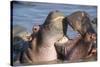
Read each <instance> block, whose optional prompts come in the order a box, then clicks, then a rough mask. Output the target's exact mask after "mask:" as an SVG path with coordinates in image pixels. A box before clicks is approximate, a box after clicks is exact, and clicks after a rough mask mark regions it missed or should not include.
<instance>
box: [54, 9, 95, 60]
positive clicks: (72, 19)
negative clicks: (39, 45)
mask: <svg viewBox="0 0 100 67" xmlns="http://www.w3.org/2000/svg"><path fill="white" fill-rule="evenodd" d="M64 21H65V22H66V23H67V24H66V25H68V24H69V25H70V26H71V27H72V28H73V29H74V30H75V31H78V32H79V34H80V35H79V36H78V37H76V38H74V39H68V37H67V36H66V37H64V38H62V40H60V41H58V42H56V43H55V47H56V50H57V53H58V58H60V59H62V60H74V59H75V60H78V59H79V58H84V57H85V56H87V55H88V53H90V52H89V51H88V50H90V49H91V50H92V48H93V43H94V42H95V41H96V32H95V31H94V29H93V27H92V25H91V20H90V18H89V15H88V14H87V13H86V12H84V11H76V12H74V13H72V14H70V15H69V16H67V17H65V18H64ZM88 33H89V34H88ZM94 35H95V36H94ZM86 38H87V39H86ZM61 41H62V42H61ZM87 42H88V43H87ZM91 50H90V51H91ZM79 51H80V52H79Z"/></svg>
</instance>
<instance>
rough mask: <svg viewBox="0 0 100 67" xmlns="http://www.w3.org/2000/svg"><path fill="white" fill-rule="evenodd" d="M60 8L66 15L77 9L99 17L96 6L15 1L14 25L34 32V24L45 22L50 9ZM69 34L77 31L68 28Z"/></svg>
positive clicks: (92, 16)
mask: <svg viewBox="0 0 100 67" xmlns="http://www.w3.org/2000/svg"><path fill="white" fill-rule="evenodd" d="M54 10H59V11H61V12H63V13H64V15H65V16H67V15H70V14H71V13H73V12H75V11H86V12H87V13H88V14H89V15H90V17H91V19H93V18H94V17H97V7H96V6H83V5H68V4H50V3H34V2H33V3H32V2H14V3H13V15H12V17H13V25H17V24H18V25H21V26H24V27H25V28H26V29H27V31H28V32H32V31H31V30H32V27H33V25H34V24H42V23H44V21H45V19H46V17H47V15H48V13H49V12H50V11H54ZM68 35H69V36H70V37H73V36H75V35H76V32H73V31H72V29H71V28H70V27H69V28H68Z"/></svg>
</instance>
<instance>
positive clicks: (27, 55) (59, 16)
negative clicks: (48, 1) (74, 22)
mask: <svg viewBox="0 0 100 67" xmlns="http://www.w3.org/2000/svg"><path fill="white" fill-rule="evenodd" d="M63 19H64V15H63V13H61V12H60V11H52V12H50V13H49V14H48V16H47V18H46V20H45V22H44V23H43V24H42V25H39V26H35V27H33V29H32V30H33V33H32V34H31V36H30V37H31V38H30V44H29V45H28V47H27V48H26V49H25V50H24V51H23V52H21V56H20V63H28V64H35V63H45V62H48V61H53V60H56V59H57V52H56V49H55V47H54V43H55V42H56V41H58V40H59V39H61V38H63V36H64V35H65V34H66V32H65V31H66V23H64V20H63Z"/></svg>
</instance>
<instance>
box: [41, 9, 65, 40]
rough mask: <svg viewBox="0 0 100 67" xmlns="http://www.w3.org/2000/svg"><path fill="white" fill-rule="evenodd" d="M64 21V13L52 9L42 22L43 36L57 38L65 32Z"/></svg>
mask: <svg viewBox="0 0 100 67" xmlns="http://www.w3.org/2000/svg"><path fill="white" fill-rule="evenodd" d="M66 24H67V23H64V15H63V13H61V12H60V11H52V12H50V13H49V14H48V16H47V18H46V20H45V22H44V24H43V30H42V32H45V33H44V36H46V35H47V36H48V37H50V38H54V39H55V40H56V39H57V40H59V39H60V38H61V37H63V35H64V34H66V26H67V25H66Z"/></svg>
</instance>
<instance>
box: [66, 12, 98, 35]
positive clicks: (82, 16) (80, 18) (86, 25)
mask: <svg viewBox="0 0 100 67" xmlns="http://www.w3.org/2000/svg"><path fill="white" fill-rule="evenodd" d="M66 20H67V23H68V24H69V25H70V26H71V27H72V28H73V29H74V30H75V31H78V32H79V33H80V34H81V35H82V36H83V35H84V34H85V33H86V32H91V33H96V32H95V30H94V29H93V27H92V25H91V23H92V22H91V20H90V18H89V15H88V14H87V13H86V12H84V11H76V12H74V13H72V14H70V15H69V16H67V17H66Z"/></svg>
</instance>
